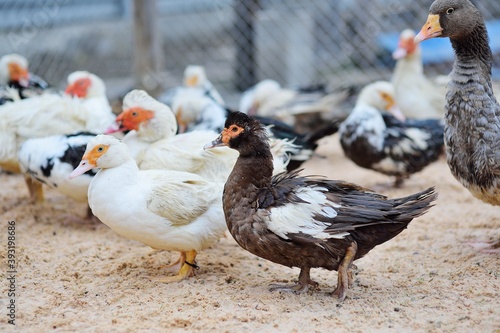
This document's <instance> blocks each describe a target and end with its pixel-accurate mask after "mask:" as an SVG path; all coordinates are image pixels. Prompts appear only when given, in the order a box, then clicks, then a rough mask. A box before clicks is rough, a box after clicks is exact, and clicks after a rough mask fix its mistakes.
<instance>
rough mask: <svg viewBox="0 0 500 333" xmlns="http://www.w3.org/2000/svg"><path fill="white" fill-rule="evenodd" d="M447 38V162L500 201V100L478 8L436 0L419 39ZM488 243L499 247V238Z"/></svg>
mask: <svg viewBox="0 0 500 333" xmlns="http://www.w3.org/2000/svg"><path fill="white" fill-rule="evenodd" d="M434 37H448V38H450V41H451V45H452V47H453V49H454V51H455V62H454V64H453V70H452V72H451V74H450V81H449V83H448V88H447V89H448V92H447V94H446V114H445V132H444V141H445V146H446V156H447V161H448V165H449V167H450V170H451V172H452V174H453V175H454V176H455V178H456V179H457V180H458V181H459V182H460V183H462V185H463V186H464V187H465V188H467V189H468V190H469V191H470V193H471V194H472V195H473V196H474V197H476V198H478V199H480V200H482V201H484V202H486V203H489V204H491V205H497V206H498V205H500V105H499V104H498V101H497V99H496V98H495V96H494V94H493V89H492V82H491V67H492V59H493V56H492V52H491V49H490V47H489V45H488V32H487V30H486V26H485V23H484V19H483V17H482V15H481V13H480V12H479V10H478V9H477V8H476V7H475V6H474V5H473V4H472V3H471V2H470V1H468V0H437V1H434V2H433V3H432V5H431V7H430V10H429V17H428V19H427V22H426V23H425V25H424V26H423V27H422V30H421V31H420V33H419V34H418V35H417V36H416V37H415V40H416V41H417V42H421V41H423V40H426V39H430V38H434ZM490 245H491V249H492V251H497V252H498V251H500V240H497V241H496V242H494V243H493V244H490Z"/></svg>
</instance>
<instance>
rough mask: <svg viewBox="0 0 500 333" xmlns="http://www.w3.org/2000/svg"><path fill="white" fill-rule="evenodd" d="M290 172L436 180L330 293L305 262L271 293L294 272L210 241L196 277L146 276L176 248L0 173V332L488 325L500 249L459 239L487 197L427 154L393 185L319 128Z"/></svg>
mask: <svg viewBox="0 0 500 333" xmlns="http://www.w3.org/2000/svg"><path fill="white" fill-rule="evenodd" d="M303 174H321V175H325V176H328V177H329V178H334V179H343V180H347V181H351V182H355V183H357V184H360V185H363V186H366V187H370V188H377V189H378V190H379V192H381V193H383V194H385V195H388V196H390V197H398V196H404V195H407V194H411V193H413V192H416V191H419V190H422V189H424V188H427V187H429V186H436V188H437V191H438V192H439V199H438V201H437V205H436V206H435V207H433V208H432V209H431V210H430V211H429V212H428V213H427V214H426V215H424V216H422V217H420V218H418V219H415V220H414V221H413V222H412V223H411V224H410V225H409V227H408V229H407V230H405V231H404V232H403V233H402V234H400V235H399V236H397V237H396V238H395V239H393V240H391V241H389V242H387V243H385V244H383V245H381V246H379V247H377V248H375V249H374V250H372V251H371V252H370V253H369V254H368V255H367V256H366V257H364V258H362V259H360V260H358V261H356V265H357V267H358V269H357V271H356V275H355V283H354V286H353V287H352V289H351V290H350V291H349V293H348V297H347V298H346V300H345V301H344V302H343V303H339V302H338V300H337V299H336V298H334V297H332V296H330V295H329V293H330V292H331V291H332V290H333V289H334V288H335V286H336V281H337V274H336V272H334V271H332V272H330V271H327V270H323V269H313V270H312V275H311V276H312V278H313V279H314V280H316V281H317V282H319V288H318V289H316V290H309V291H308V292H306V293H304V294H299V295H297V294H292V293H279V292H270V291H269V290H268V285H269V284H270V283H288V282H292V281H294V280H296V279H297V277H298V272H299V271H298V269H290V268H288V267H282V266H279V265H276V264H274V263H271V262H268V261H265V260H263V259H260V258H258V257H256V256H254V255H252V254H250V253H248V252H246V251H245V250H243V249H242V248H240V247H239V246H238V245H237V244H236V243H235V242H234V240H233V239H232V238H231V237H228V238H223V239H221V240H220V242H219V243H217V244H216V245H214V246H213V247H212V248H210V249H207V250H205V251H204V252H202V253H201V254H200V255H199V256H198V258H197V259H198V264H199V266H200V269H199V270H198V271H197V275H196V276H195V277H193V278H191V279H188V280H185V281H182V282H180V283H173V284H162V283H157V282H151V281H150V280H148V279H147V276H161V275H164V274H166V271H165V268H162V267H161V266H162V265H164V264H167V263H169V262H171V261H172V260H174V259H176V258H177V253H169V252H153V251H152V250H151V249H150V248H149V247H147V246H145V245H143V244H141V243H138V242H135V241H130V240H128V239H125V238H123V237H121V236H119V235H117V234H116V233H114V232H113V231H111V230H110V229H109V228H108V227H107V226H105V225H103V224H101V223H97V224H96V223H94V224H92V223H88V222H84V221H81V218H83V217H84V216H85V210H86V205H85V203H77V202H74V201H72V200H71V199H69V198H66V197H64V196H63V195H61V194H59V193H58V192H56V191H54V190H50V189H46V191H45V194H46V202H45V203H44V204H42V205H38V206H36V205H33V204H30V203H29V202H28V192H27V189H26V187H25V184H24V182H23V178H22V176H20V175H7V174H5V173H2V174H0V184H1V185H2V186H1V188H0V203H1V211H0V212H1V223H2V228H1V230H0V241H1V246H0V255H1V263H0V264H1V265H0V267H1V273H0V276H1V279H2V280H3V282H2V283H1V288H0V292H1V293H0V295H1V296H0V300H1V304H0V331H2V332H13V331H22V332H47V331H54V332H95V331H98V332H500V297H499V296H500V295H499V293H500V266H499V263H500V258H499V256H498V254H488V253H483V252H481V251H479V250H477V249H475V248H474V247H472V246H471V245H470V244H469V243H471V242H477V241H486V240H492V239H498V238H499V237H500V207H493V206H489V205H486V204H484V203H482V202H480V201H478V200H476V199H474V198H473V197H472V196H471V195H470V194H469V193H468V192H467V191H466V190H465V189H464V188H462V186H461V185H460V184H459V183H458V182H457V181H456V180H455V179H454V178H453V177H452V175H451V174H450V172H449V169H448V167H447V165H446V162H445V160H444V158H443V159H440V160H439V161H438V162H436V163H434V164H432V165H431V166H429V167H428V168H427V169H425V170H424V171H422V172H421V173H418V174H416V175H414V176H413V177H411V178H410V179H409V180H408V181H407V182H406V183H405V185H404V186H403V187H402V188H399V189H394V188H391V187H387V186H385V187H384V185H388V184H390V182H391V179H390V178H389V177H386V176H383V175H380V174H377V173H375V172H373V171H370V170H364V169H361V168H359V167H357V166H355V165H354V164H353V163H352V162H351V161H349V160H347V159H346V158H345V157H344V155H343V152H342V150H341V149H340V146H339V144H338V137H337V136H336V135H334V136H331V137H328V138H325V139H323V140H322V142H321V146H320V148H319V149H318V156H315V157H314V158H313V159H311V160H310V161H308V162H307V163H306V164H305V170H304V171H303ZM8 221H15V237H16V245H15V246H16V248H15V250H16V252H15V256H16V264H17V273H16V274H14V275H15V294H16V295H15V305H16V312H15V315H16V317H15V324H16V325H15V326H13V325H11V324H8V319H9V317H8V316H7V315H8V313H9V312H8V311H9V309H7V306H8V304H9V303H8V302H9V301H10V297H8V293H9V290H8V289H9V287H10V283H9V281H8V280H7V279H8V278H9V277H11V276H10V275H11V274H9V273H8V271H9V267H8V266H7V258H6V256H7V245H8V244H7V241H8V239H7V236H8V234H7V233H8V229H7V227H8Z"/></svg>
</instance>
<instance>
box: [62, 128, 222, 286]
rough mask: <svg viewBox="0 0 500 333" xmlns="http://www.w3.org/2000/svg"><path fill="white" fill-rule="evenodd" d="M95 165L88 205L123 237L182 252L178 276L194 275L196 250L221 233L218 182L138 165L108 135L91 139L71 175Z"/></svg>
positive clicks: (171, 279) (123, 146)
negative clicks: (95, 172)
mask: <svg viewBox="0 0 500 333" xmlns="http://www.w3.org/2000/svg"><path fill="white" fill-rule="evenodd" d="M92 168H99V169H100V170H99V171H98V173H97V175H96V176H95V177H94V178H93V179H92V182H91V184H90V187H89V194H88V196H89V205H90V207H91V209H92V212H93V213H94V215H95V216H97V217H98V218H99V219H100V220H101V221H102V222H103V223H105V224H106V225H108V226H109V227H110V228H111V229H112V230H114V231H115V232H116V233H118V234H120V235H121V236H123V237H126V238H129V239H133V240H136V241H139V242H142V243H144V244H146V245H148V246H150V247H152V248H154V249H158V250H169V251H179V252H181V261H180V264H181V268H180V270H179V272H178V274H177V275H175V276H171V277H162V278H155V279H154V280H156V281H160V282H175V281H181V280H183V279H185V278H187V277H189V276H192V275H193V274H194V269H193V268H194V267H196V261H195V260H196V255H197V253H198V252H200V251H201V250H203V249H206V248H207V247H209V246H211V245H212V244H214V243H215V242H217V240H218V239H219V238H220V237H222V236H223V235H224V232H225V230H226V223H225V220H224V215H223V212H222V202H221V200H222V186H223V185H222V184H217V183H211V182H208V181H206V180H204V179H203V178H202V177H200V176H198V175H195V174H191V173H186V172H179V171H169V170H139V168H138V167H137V164H136V162H135V160H134V159H133V157H132V155H131V153H130V150H129V149H128V146H127V145H126V144H124V143H122V142H120V141H119V140H118V139H116V138H114V137H112V136H108V135H98V136H96V137H95V138H93V139H91V140H90V142H89V143H88V145H87V149H86V151H85V154H84V156H83V158H82V161H81V163H80V165H79V166H78V167H77V168H76V169H75V170H74V171H73V172H72V173H71V177H76V176H78V175H81V174H82V173H84V172H87V171H88V170H91V169H92Z"/></svg>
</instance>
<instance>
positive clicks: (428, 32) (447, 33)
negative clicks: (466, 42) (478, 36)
mask: <svg viewBox="0 0 500 333" xmlns="http://www.w3.org/2000/svg"><path fill="white" fill-rule="evenodd" d="M482 22H484V21H483V18H482V16H481V13H480V12H479V10H478V9H477V8H476V7H475V6H474V5H473V4H472V3H471V2H470V1H469V0H436V1H434V2H433V3H432V5H431V7H430V9H429V16H428V17H427V22H426V23H425V24H424V26H423V27H422V29H421V30H420V32H419V33H418V35H417V36H416V37H415V42H417V43H419V42H421V41H424V40H426V39H430V38H434V37H450V38H452V39H460V38H462V37H464V36H467V35H469V34H470V33H472V32H473V31H474V29H475V28H476V27H477V26H478V24H483V23H482Z"/></svg>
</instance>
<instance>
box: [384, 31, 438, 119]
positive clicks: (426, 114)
mask: <svg viewBox="0 0 500 333" xmlns="http://www.w3.org/2000/svg"><path fill="white" fill-rule="evenodd" d="M414 38H415V32H414V31H413V30H411V29H405V30H403V31H402V32H401V34H400V37H399V45H398V48H397V49H396V50H395V51H394V52H393V54H392V56H393V58H394V59H396V60H397V62H396V67H395V68H394V73H393V76H392V80H391V82H392V84H393V85H394V90H395V98H396V103H397V104H398V105H399V107H400V109H401V111H402V112H403V114H404V115H405V116H407V117H408V118H414V119H427V118H443V116H444V106H445V103H446V98H445V96H446V85H445V84H437V83H436V82H433V81H431V80H429V79H428V78H427V77H426V76H425V74H424V66H423V63H422V51H421V48H420V45H418V44H416V43H415V41H414Z"/></svg>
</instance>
